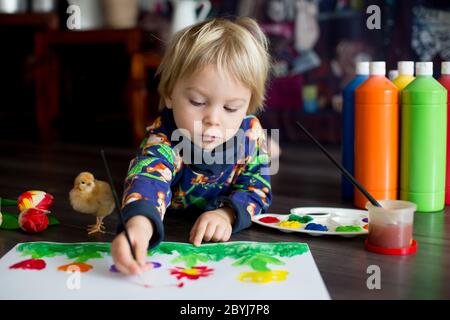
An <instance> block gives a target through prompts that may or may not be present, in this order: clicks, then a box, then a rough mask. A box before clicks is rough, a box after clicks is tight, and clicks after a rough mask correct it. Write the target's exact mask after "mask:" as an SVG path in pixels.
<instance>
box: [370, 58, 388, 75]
mask: <svg viewBox="0 0 450 320" xmlns="http://www.w3.org/2000/svg"><path fill="white" fill-rule="evenodd" d="M370 75H371V76H385V75H386V62H384V61H373V62H371V63H370Z"/></svg>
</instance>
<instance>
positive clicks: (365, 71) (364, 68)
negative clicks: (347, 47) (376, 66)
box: [356, 61, 369, 76]
mask: <svg viewBox="0 0 450 320" xmlns="http://www.w3.org/2000/svg"><path fill="white" fill-rule="evenodd" d="M356 74H357V75H360V76H368V75H369V62H368V61H360V62H358V63H357V64H356Z"/></svg>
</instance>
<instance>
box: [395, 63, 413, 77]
mask: <svg viewBox="0 0 450 320" xmlns="http://www.w3.org/2000/svg"><path fill="white" fill-rule="evenodd" d="M397 67H398V73H399V74H400V75H402V76H413V75H414V61H399V62H398V63H397Z"/></svg>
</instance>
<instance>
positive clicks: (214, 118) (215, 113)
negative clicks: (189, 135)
mask: <svg viewBox="0 0 450 320" xmlns="http://www.w3.org/2000/svg"><path fill="white" fill-rule="evenodd" d="M203 122H204V124H205V125H208V126H217V125H219V124H220V112H219V110H218V108H215V107H212V108H209V110H207V111H206V114H205V116H204V118H203Z"/></svg>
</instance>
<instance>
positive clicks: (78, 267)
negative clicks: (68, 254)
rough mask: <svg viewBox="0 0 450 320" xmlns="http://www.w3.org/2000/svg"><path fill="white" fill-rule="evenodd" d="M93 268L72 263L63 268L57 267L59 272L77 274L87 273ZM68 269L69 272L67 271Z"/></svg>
mask: <svg viewBox="0 0 450 320" xmlns="http://www.w3.org/2000/svg"><path fill="white" fill-rule="evenodd" d="M93 268H94V267H93V266H91V265H90V264H87V263H84V262H73V263H69V264H66V265H63V266H59V267H58V270H59V271H70V270H71V271H79V272H88V271H90V270H91V269H93ZM69 269H70V270H69Z"/></svg>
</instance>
